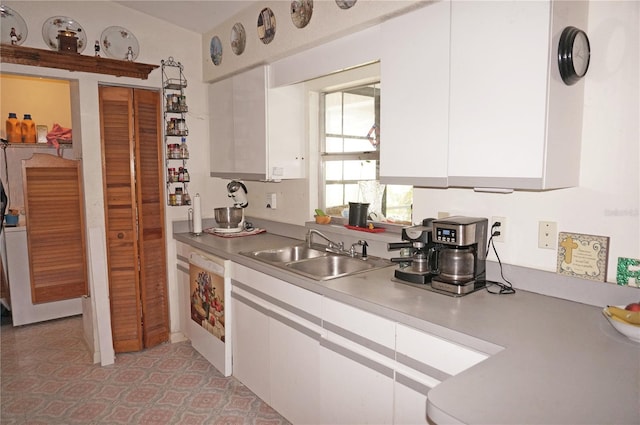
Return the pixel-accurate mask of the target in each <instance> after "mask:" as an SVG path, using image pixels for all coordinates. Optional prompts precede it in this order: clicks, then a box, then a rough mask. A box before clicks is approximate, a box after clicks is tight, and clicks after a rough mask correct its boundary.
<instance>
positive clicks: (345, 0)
mask: <svg viewBox="0 0 640 425" xmlns="http://www.w3.org/2000/svg"><path fill="white" fill-rule="evenodd" d="M357 1H358V0H336V4H337V5H338V6H339V7H340V9H350V8H352V7H353V5H354V4H356V2H357Z"/></svg>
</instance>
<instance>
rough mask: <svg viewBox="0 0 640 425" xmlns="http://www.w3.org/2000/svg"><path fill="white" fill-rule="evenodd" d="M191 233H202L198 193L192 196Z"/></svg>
mask: <svg viewBox="0 0 640 425" xmlns="http://www.w3.org/2000/svg"><path fill="white" fill-rule="evenodd" d="M193 233H195V234H196V235H199V234H200V233H202V211H201V210H200V194H199V193H196V196H194V197H193Z"/></svg>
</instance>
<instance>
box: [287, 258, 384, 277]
mask: <svg viewBox="0 0 640 425" xmlns="http://www.w3.org/2000/svg"><path fill="white" fill-rule="evenodd" d="M390 265H391V262H389V261H387V260H383V259H382V258H368V259H367V260H362V259H360V258H351V257H346V256H343V255H328V256H326V257H319V258H312V259H309V260H306V261H299V262H296V263H289V264H287V268H288V269H290V270H291V271H293V272H296V273H299V274H301V275H304V276H307V277H310V278H311V279H315V280H328V279H334V278H337V277H343V276H349V275H353V274H356V273H361V272H365V271H369V270H374V269H379V268H381V267H387V266H390Z"/></svg>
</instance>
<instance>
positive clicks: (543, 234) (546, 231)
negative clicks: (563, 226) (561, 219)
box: [538, 221, 558, 249]
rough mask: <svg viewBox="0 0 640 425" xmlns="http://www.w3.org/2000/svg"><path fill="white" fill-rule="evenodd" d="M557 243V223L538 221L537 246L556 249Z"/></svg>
mask: <svg viewBox="0 0 640 425" xmlns="http://www.w3.org/2000/svg"><path fill="white" fill-rule="evenodd" d="M557 244H558V223H556V222H555V221H539V222H538V248H544V249H556V245H557Z"/></svg>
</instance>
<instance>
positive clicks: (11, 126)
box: [6, 112, 22, 143]
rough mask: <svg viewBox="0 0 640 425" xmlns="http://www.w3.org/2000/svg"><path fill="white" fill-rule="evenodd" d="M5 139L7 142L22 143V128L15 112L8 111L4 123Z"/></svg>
mask: <svg viewBox="0 0 640 425" xmlns="http://www.w3.org/2000/svg"><path fill="white" fill-rule="evenodd" d="M6 130H7V141H8V142H9V143H22V129H21V127H20V121H19V120H18V117H17V116H16V113H15V112H9V118H7V123H6Z"/></svg>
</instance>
